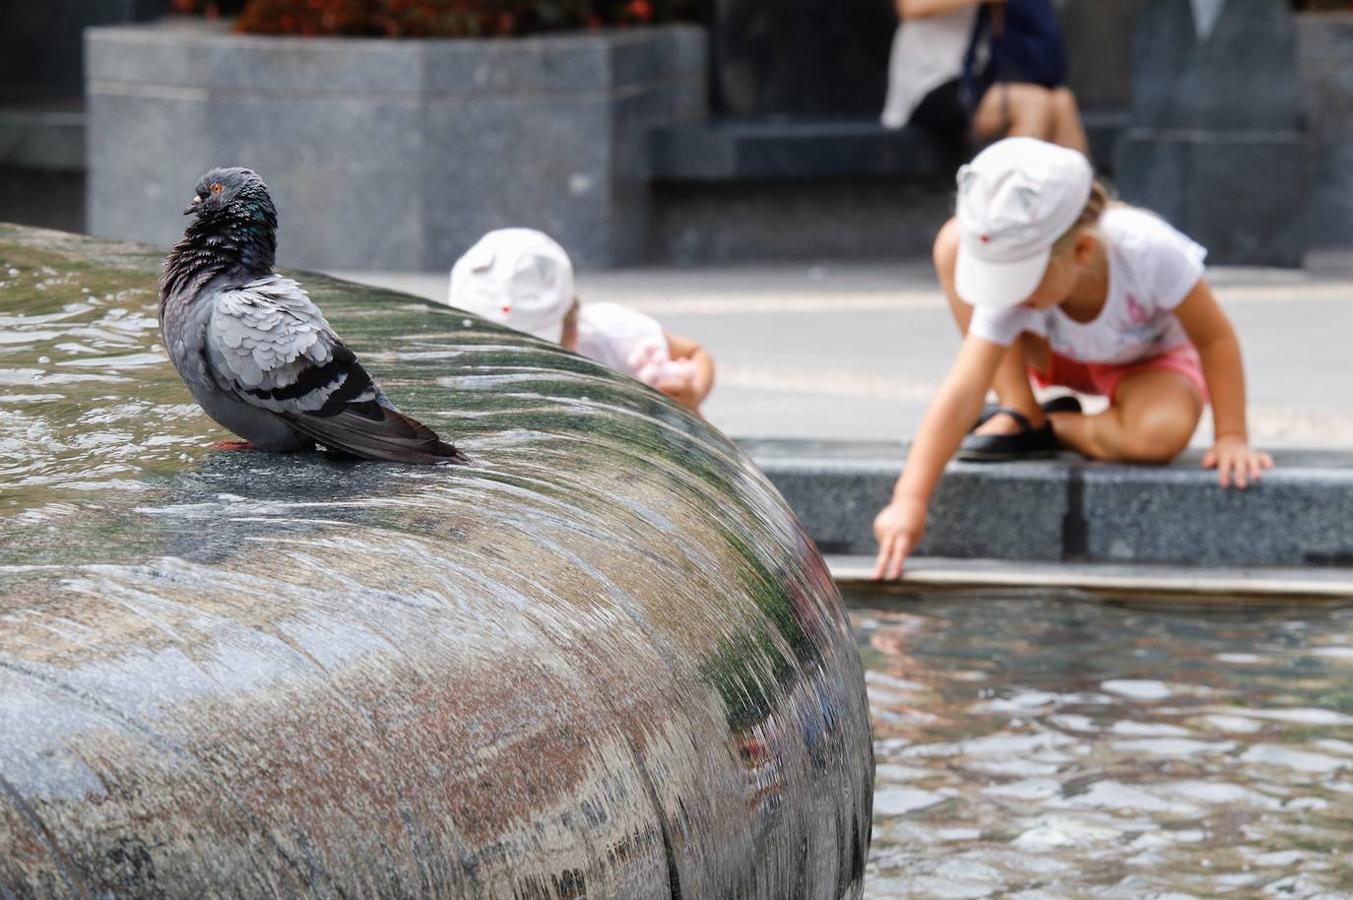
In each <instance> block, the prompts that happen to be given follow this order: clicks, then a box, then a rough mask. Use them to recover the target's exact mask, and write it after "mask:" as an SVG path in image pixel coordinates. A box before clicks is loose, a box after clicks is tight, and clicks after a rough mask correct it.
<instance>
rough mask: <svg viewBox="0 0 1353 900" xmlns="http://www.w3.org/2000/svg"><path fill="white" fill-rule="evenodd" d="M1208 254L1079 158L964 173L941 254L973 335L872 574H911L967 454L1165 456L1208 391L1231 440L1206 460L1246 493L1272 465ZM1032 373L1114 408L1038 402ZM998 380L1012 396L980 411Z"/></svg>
mask: <svg viewBox="0 0 1353 900" xmlns="http://www.w3.org/2000/svg"><path fill="white" fill-rule="evenodd" d="M1206 253H1207V251H1205V250H1204V249H1203V248H1202V247H1200V246H1199V245H1198V244H1196V243H1194V242H1193V241H1191V240H1190V239H1189V238H1187V237H1185V236H1184V235H1183V234H1181V233H1179V232H1178V231H1176V230H1175V229H1174V228H1172V227H1170V225H1168V224H1167V223H1166V222H1165V221H1164V220H1162V219H1160V218H1158V217H1157V216H1155V215H1153V214H1151V213H1149V212H1146V211H1144V210H1139V209H1134V208H1132V207H1130V206H1125V205H1123V204H1110V202H1109V195H1108V192H1107V191H1106V189H1105V188H1104V187H1103V185H1101V184H1099V183H1098V182H1096V181H1095V178H1094V174H1093V172H1092V171H1091V169H1090V164H1089V163H1088V162H1087V161H1086V158H1085V156H1084V155H1082V154H1080V153H1077V152H1076V151H1074V150H1068V149H1066V148H1063V147H1058V146H1055V145H1053V144H1049V143H1044V142H1043V141H1038V140H1034V139H1032V138H1008V139H1006V140H1003V141H999V142H997V143H995V144H992V145H991V146H990V147H988V148H987V149H986V150H984V151H983V152H982V153H980V154H978V156H977V157H976V158H975V159H974V160H973V161H972V163H970V164H969V165H967V166H964V167H963V168H962V169H960V170H959V173H958V214H957V216H955V217H954V218H953V219H950V220H949V222H948V223H947V224H945V226H944V227H943V228H941V229H940V233H939V235H938V236H937V237H936V239H935V252H934V256H935V267H936V269H937V270H938V273H939V279H940V284H941V286H942V287H943V288H944V291H945V293H946V294H947V295H948V297H949V305H950V307H951V309H952V311H953V313H954V317H955V319H957V320H958V325H959V327H960V329H962V331H963V333H964V335H965V337H964V340H963V346H962V348H961V349H960V350H959V353H958V358H957V359H956V360H955V361H954V364H953V367H952V368H951V369H950V372H949V375H948V376H947V377H946V378H945V380H944V382H943V383H942V384H941V385H940V388H939V391H938V393H937V395H936V397H935V399H934V400H933V401H932V402H931V404H930V407H929V408H928V409H927V410H926V414H925V417H924V418H923V419H922V421H921V426H920V429H919V430H918V431H917V434H916V439H915V441H914V442H913V443H912V446H911V451H910V453H909V454H908V456H907V464H906V469H905V471H904V472H903V474H902V477H901V478H900V479H899V480H898V482H897V486H896V488H895V489H894V491H893V499H892V502H891V503H889V504H888V505H887V506H886V507H884V509H883V511H882V512H880V513H879V514H878V516H877V518H876V519H875V520H874V534H875V536H876V537H877V538H878V543H879V555H878V560H877V562H876V565H875V571H874V577H875V578H884V577H886V578H896V577H897V576H898V575H900V574H901V571H902V564H903V562H904V561H905V560H906V558H907V556H908V554H910V553H911V551H912V549H913V548H915V546H916V544H917V543H918V542H919V541H920V540H921V535H922V533H923V532H924V530H925V522H926V507H927V505H928V504H929V501H930V496H931V494H932V492H933V491H934V489H935V485H936V483H937V482H938V481H939V479H940V475H941V473H942V471H943V469H944V466H945V464H946V463H947V462H948V461H949V459H950V458H951V457H953V456H954V455H955V452H956V451H957V453H958V455H959V457H960V458H964V459H970V460H1000V459H1019V458H1034V457H1045V456H1050V455H1053V454H1054V453H1056V452H1057V451H1058V450H1059V449H1062V448H1065V449H1070V450H1074V451H1077V452H1080V453H1083V454H1085V455H1086V456H1089V457H1091V458H1093V459H1102V460H1119V461H1125V462H1138V463H1166V462H1169V461H1170V460H1172V459H1173V458H1174V457H1175V456H1177V455H1178V454H1179V453H1180V451H1182V450H1183V449H1184V448H1185V447H1186V446H1187V445H1188V443H1189V439H1190V438H1191V437H1192V436H1193V432H1194V429H1195V428H1196V427H1197V425H1198V420H1199V418H1200V417H1201V415H1202V412H1203V407H1204V406H1205V405H1206V404H1207V403H1208V402H1209V400H1210V401H1211V403H1212V415H1213V421H1214V423H1215V432H1216V433H1215V437H1214V440H1213V445H1212V448H1211V449H1210V450H1209V451H1208V452H1207V454H1206V455H1205V456H1204V457H1203V465H1204V466H1206V467H1209V468H1216V469H1217V470H1218V478H1219V481H1220V483H1221V485H1222V486H1223V487H1226V486H1228V485H1231V484H1234V485H1235V486H1236V487H1238V488H1244V487H1245V486H1246V485H1247V484H1248V483H1250V482H1252V481H1255V480H1257V479H1258V478H1259V477H1260V473H1261V472H1262V471H1263V470H1265V469H1268V468H1271V467H1272V465H1273V460H1272V459H1271V458H1270V457H1269V455H1268V454H1267V453H1261V452H1258V451H1256V450H1254V449H1252V448H1251V447H1250V445H1249V437H1248V432H1247V430H1246V423H1245V373H1244V369H1243V366H1242V364H1241V358H1240V343H1239V341H1238V340H1237V339H1236V334H1235V331H1234V329H1233V328H1232V327H1231V323H1230V321H1229V320H1228V319H1227V317H1226V314H1225V313H1224V312H1222V310H1221V307H1220V306H1219V305H1218V304H1217V300H1216V298H1215V297H1214V296H1213V294H1212V291H1211V289H1210V288H1209V287H1208V284H1207V281H1206V279H1204V277H1203V258H1204V257H1205V256H1206ZM1030 378H1032V379H1033V381H1034V382H1036V383H1037V384H1039V385H1040V386H1043V387H1049V386H1052V385H1061V386H1064V387H1068V388H1071V389H1072V390H1074V391H1077V392H1080V393H1084V394H1098V395H1103V396H1105V397H1107V398H1108V399H1109V406H1108V408H1107V409H1106V410H1104V411H1103V412H1101V413H1098V414H1096V415H1085V414H1082V413H1081V411H1080V404H1079V402H1078V401H1076V400H1075V399H1074V398H1070V397H1065V398H1061V399H1060V400H1057V401H1053V402H1052V403H1050V404H1048V405H1047V406H1040V405H1039V403H1038V401H1037V400H1036V399H1035V396H1034V392H1033V388H1032V386H1031V384H1030ZM991 388H994V389H995V391H996V395H997V397H998V398H999V400H1000V405H999V407H997V408H995V409H994V410H989V411H988V412H987V413H986V414H985V415H982V416H979V413H980V412H981V411H982V402H983V399H984V397H985V396H986V393H987V391H988V389H991ZM974 422H977V424H976V425H975V426H974V424H973V423H974ZM965 435H966V436H965Z"/></svg>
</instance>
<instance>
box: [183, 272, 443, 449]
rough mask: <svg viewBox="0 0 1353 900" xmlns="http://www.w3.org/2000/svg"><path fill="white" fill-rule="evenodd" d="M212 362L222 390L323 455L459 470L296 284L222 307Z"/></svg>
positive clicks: (225, 294) (265, 284)
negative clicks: (274, 418)
mask: <svg viewBox="0 0 1353 900" xmlns="http://www.w3.org/2000/svg"><path fill="white" fill-rule="evenodd" d="M214 300H215V303H214V308H213V310H212V314H211V318H210V320H208V322H207V333H206V354H207V361H208V363H209V369H210V370H211V373H212V377H213V378H215V379H216V381H217V384H218V386H219V387H220V388H221V389H222V390H225V391H228V392H230V393H232V394H234V395H235V396H237V397H238V398H239V399H240V400H241V401H242V402H244V403H247V404H249V405H251V406H256V407H259V408H260V409H266V410H269V411H270V412H274V413H276V414H277V415H279V416H281V417H283V418H284V419H285V420H286V421H287V423H288V424H290V425H291V426H292V427H293V428H294V429H296V430H297V431H299V432H301V433H302V434H305V435H307V436H309V437H311V438H313V439H314V440H316V441H318V442H319V443H321V444H324V445H325V446H328V447H332V448H334V449H336V450H341V451H344V452H346V453H351V454H353V455H354V456H361V457H365V458H368V459H388V460H397V461H400V462H440V461H447V460H459V459H460V458H461V457H460V454H459V452H458V451H457V450H456V449H455V448H454V447H452V446H451V445H450V444H447V443H444V442H443V441H442V440H441V439H440V438H439V437H437V435H436V434H435V433H434V432H433V431H432V430H431V429H430V428H428V427H427V426H425V425H423V424H421V423H419V422H416V421H414V420H413V419H411V418H409V417H408V416H405V415H403V414H402V413H400V412H399V411H398V410H396V409H395V408H394V405H393V404H391V403H390V401H389V400H388V399H387V398H386V397H385V394H384V393H383V392H382V391H381V389H380V387H379V386H378V385H377V384H376V383H375V382H374V381H373V380H372V379H371V376H370V375H368V374H367V372H366V370H365V369H363V368H362V366H361V364H360V363H359V362H358V361H357V357H356V356H355V355H354V354H353V352H352V351H351V350H349V349H348V348H347V347H346V346H344V344H343V342H342V341H341V340H339V338H338V335H336V334H335V333H334V330H333V329H332V328H330V327H329V323H328V322H327V321H325V319H324V314H323V313H321V312H320V311H319V307H317V306H315V304H314V303H312V302H311V301H310V298H309V297H308V296H306V294H305V291H303V290H302V289H301V286H300V285H299V284H297V283H296V282H294V281H292V280H291V279H290V278H282V277H281V276H277V275H272V276H268V277H266V278H260V279H257V280H255V281H251V282H249V283H248V284H245V285H243V286H241V287H237V288H231V289H227V290H224V291H221V292H220V293H218V294H217V295H216V297H215V298H214Z"/></svg>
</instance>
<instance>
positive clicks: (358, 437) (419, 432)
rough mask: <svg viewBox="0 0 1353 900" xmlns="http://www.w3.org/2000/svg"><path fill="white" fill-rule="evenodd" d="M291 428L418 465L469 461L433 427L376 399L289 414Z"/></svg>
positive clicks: (338, 446) (364, 454) (354, 451)
mask: <svg viewBox="0 0 1353 900" xmlns="http://www.w3.org/2000/svg"><path fill="white" fill-rule="evenodd" d="M286 419H287V423H288V424H290V425H291V427H292V428H294V429H296V430H297V431H299V432H301V433H302V434H304V435H306V436H307V437H310V438H313V439H314V440H315V442H316V443H319V444H323V445H324V446H326V447H330V448H332V449H334V450H338V451H340V452H342V453H348V454H351V455H352V456H359V457H361V458H362V459H380V460H385V461H387V462H402V463H413V464H415V465H447V464H451V463H466V462H469V460H468V459H466V458H465V454H463V453H461V452H460V451H459V450H457V449H456V448H455V447H454V446H453V445H451V444H448V443H447V442H445V441H443V440H442V439H441V438H440V437H438V436H437V433H436V432H435V431H433V430H432V429H431V428H429V427H427V426H426V425H424V424H423V423H422V422H419V421H417V420H415V419H411V418H409V417H408V416H406V415H404V414H403V413H401V412H398V411H397V410H393V409H390V408H389V407H388V406H382V405H381V404H379V403H377V402H376V401H375V400H370V401H367V402H365V403H349V404H348V405H347V406H345V407H344V408H343V410H342V411H341V412H339V413H337V414H335V415H329V416H325V415H314V414H302V415H289V416H286Z"/></svg>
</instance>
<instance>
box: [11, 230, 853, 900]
mask: <svg viewBox="0 0 1353 900" xmlns="http://www.w3.org/2000/svg"><path fill="white" fill-rule="evenodd" d="M159 258H160V257H159V254H156V253H153V252H150V251H148V250H147V249H146V248H143V247H137V246H133V245H115V244H109V243H106V242H96V241H88V240H83V239H79V238H75V237H72V236H69V235H59V234H55V233H50V232H36V231H33V230H28V229H16V228H13V227H12V226H3V225H0V897H9V896H17V897H33V896H38V897H45V896H96V897H102V896H128V897H130V896H145V897H200V896H206V895H226V894H232V893H238V894H243V895H252V896H296V897H300V896H362V897H396V896H398V897H407V896H466V897H478V896H517V897H523V898H537V897H541V898H543V897H561V898H562V897H582V896H588V897H611V896H643V897H659V896H667V895H669V894H671V893H674V892H676V891H677V890H680V891H681V892H682V893H683V894H684V895H686V896H709V897H717V896H749V897H751V896H756V897H768V898H769V897H784V896H799V895H802V896H815V897H851V896H858V893H859V890H860V876H861V875H862V872H863V866H864V858H865V854H866V852H867V850H868V841H869V829H870V818H869V809H870V797H871V793H872V764H871V758H870V743H869V730H868V718H867V710H866V701H865V692H864V683H863V676H862V671H861V668H860V662H859V657H858V654H857V652H856V649H855V646H854V643H853V641H852V639H851V636H850V632H849V629H848V624H847V621H846V618H845V614H844V611H843V609H842V606H841V603H840V597H839V594H838V593H837V591H836V588H835V587H834V586H833V585H832V583H831V580H830V577H829V575H828V573H827V571H826V568H825V566H824V564H823V562H822V559H821V557H820V556H819V555H818V554H817V552H816V550H815V549H814V548H813V546H812V544H811V543H810V541H809V540H808V538H807V536H806V535H805V534H804V533H803V531H802V529H801V528H800V527H799V526H798V525H797V523H796V522H795V520H794V519H793V517H792V516H791V515H790V513H789V512H788V509H787V508H786V507H785V506H784V504H783V501H781V500H780V498H779V497H778V495H777V494H775V492H774V490H773V489H772V488H771V487H770V485H769V484H768V483H767V482H766V481H765V479H764V478H763V477H762V476H761V475H760V473H759V472H758V471H757V470H756V469H755V467H754V466H752V465H751V463H750V462H749V461H748V460H747V458H746V457H745V456H744V455H742V454H741V452H740V451H738V450H737V448H736V447H734V446H733V445H732V444H731V443H730V442H729V441H728V440H727V439H725V438H724V437H723V436H722V435H720V434H718V433H717V432H715V431H713V430H712V429H710V428H708V427H707V426H706V425H705V424H704V423H703V422H702V421H701V420H699V419H697V418H695V417H693V416H691V415H688V414H686V413H685V412H683V411H682V410H680V409H678V408H677V407H675V406H673V405H672V404H670V403H668V402H667V401H666V400H664V399H662V398H661V397H660V396H659V395H657V394H656V393H654V392H652V391H650V390H648V389H647V388H644V387H642V386H641V385H639V384H637V383H636V382H632V381H629V380H627V379H623V378H621V377H619V376H616V375H614V374H611V373H609V372H608V371H607V370H605V369H602V368H601V367H599V366H596V365H593V364H591V363H589V362H586V361H584V360H582V359H580V358H578V357H576V356H573V355H571V354H568V353H566V352H564V351H562V350H561V349H559V348H557V347H551V346H548V345H545V344H542V343H539V342H536V341H532V340H529V339H526V338H524V337H521V336H518V335H514V334H511V333H509V332H505V331H503V330H500V329H496V328H493V327H491V326H488V325H486V324H484V323H482V322H478V321H476V320H473V319H470V318H467V317H466V316H465V315H464V314H462V313H459V312H454V311H452V310H450V309H447V308H439V307H433V306H430V305H428V304H426V303H423V302H414V301H412V300H411V298H407V297H404V296H402V295H395V294H390V293H387V292H381V291H377V290H371V289H367V288H358V287H356V286H353V285H345V284H342V283H340V282H335V281H331V280H328V279H324V278H322V277H320V276H312V275H304V274H303V275H301V276H300V277H301V280H302V282H303V284H304V285H305V286H306V287H307V288H308V289H309V290H310V291H311V293H312V296H313V297H314V298H315V300H316V302H317V303H318V304H319V305H320V306H321V307H322V308H323V309H324V310H325V312H326V314H327V315H328V317H329V320H330V321H331V322H332V323H333V325H334V327H335V328H336V330H337V331H338V332H339V334H340V335H342V336H343V337H344V338H345V339H346V340H347V342H348V343H349V344H350V346H352V347H353V349H354V350H355V351H356V352H357V354H358V355H359V357H360V358H361V359H362V360H363V362H364V363H365V364H366V365H367V367H368V368H369V369H370V370H371V372H372V373H373V375H375V376H376V377H377V378H378V379H379V380H380V381H381V382H382V383H383V385H384V387H385V389H386V390H387V392H388V393H389V394H390V396H391V397H392V398H393V399H394V400H395V402H397V403H398V404H400V405H401V407H402V408H403V409H404V410H405V411H407V412H408V413H410V414H411V415H413V416H415V417H416V418H418V419H420V420H421V421H423V422H425V423H427V424H428V425H430V426H432V427H433V428H436V429H437V430H439V431H440V432H441V433H442V434H443V435H444V436H446V437H448V438H450V439H453V440H455V441H456V443H457V444H459V445H460V446H461V447H462V448H463V449H464V451H465V452H466V453H467V454H468V455H469V457H470V459H471V464H470V465H469V466H464V467H453V468H431V467H406V466H398V465H388V464H379V463H359V462H351V461H344V460H340V459H336V458H334V457H332V456H330V455H328V454H324V453H312V454H305V455H295V456H276V455H269V454H263V453H257V452H223V451H218V450H214V449H212V448H211V446H210V444H211V442H213V441H216V440H221V439H225V438H228V437H230V435H228V434H226V433H225V432H223V431H221V430H220V429H219V428H218V427H217V426H216V425H215V424H214V423H212V422H211V421H210V420H209V419H207V418H206V416H205V415H204V414H202V413H201V412H200V411H199V410H198V409H197V408H196V407H195V406H194V405H193V404H192V403H191V401H190V398H189V396H188V393H187V390H186V389H185V388H184V387H183V385H182V384H181V383H180V381H179V379H178V376H177V375H176V374H175V373H174V371H173V369H172V368H171V366H170V365H169V363H168V360H167V359H166V358H165V356H164V354H163V351H162V349H161V347H160V346H159V340H160V336H159V332H158V328H157V326H156V322H155V307H156V294H155V284H154V282H155V274H156V272H157V269H158V265H159Z"/></svg>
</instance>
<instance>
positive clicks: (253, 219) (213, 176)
mask: <svg viewBox="0 0 1353 900" xmlns="http://www.w3.org/2000/svg"><path fill="white" fill-rule="evenodd" d="M183 214H184V215H185V216H191V215H195V216H197V217H198V220H199V221H202V222H204V223H205V222H212V221H223V222H236V223H240V224H246V223H250V224H265V225H267V226H270V227H274V228H275V227H276V226H277V210H276V208H275V207H274V206H273V205H272V197H271V196H270V195H269V194H268V186H267V185H266V184H264V183H263V179H262V178H259V177H258V173H257V172H255V171H254V170H253V169H242V168H239V167H238V166H236V167H232V168H228V169H212V170H211V171H210V172H208V173H207V174H205V175H203V176H202V177H201V178H199V179H198V181H197V191H196V193H195V194H194V195H193V199H192V202H190V203H189V204H188V206H187V207H186V208H185V209H184V210H183Z"/></svg>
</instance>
